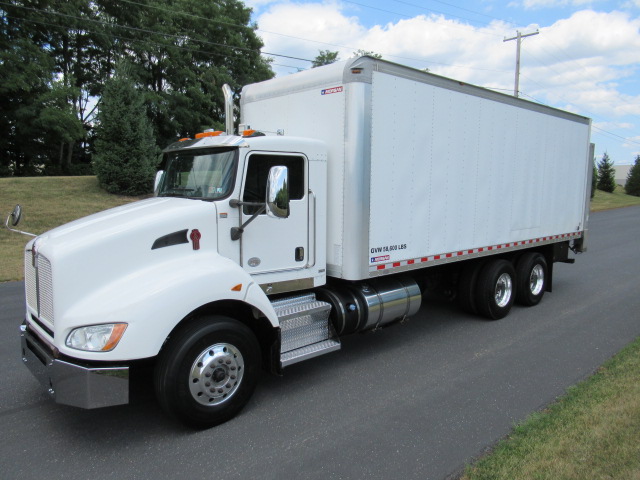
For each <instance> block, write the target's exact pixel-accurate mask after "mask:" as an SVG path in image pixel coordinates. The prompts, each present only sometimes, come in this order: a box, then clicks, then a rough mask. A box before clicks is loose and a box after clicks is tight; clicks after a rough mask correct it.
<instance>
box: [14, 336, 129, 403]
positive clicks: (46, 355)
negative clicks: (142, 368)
mask: <svg viewBox="0 0 640 480" xmlns="http://www.w3.org/2000/svg"><path fill="white" fill-rule="evenodd" d="M20 337H21V342H22V361H23V362H24V364H25V365H26V366H27V367H28V368H29V370H30V371H31V373H32V374H33V375H34V376H35V377H36V378H37V379H38V380H39V381H40V383H41V384H42V385H44V387H45V388H46V389H47V390H48V392H49V395H51V397H52V398H53V399H54V400H55V401H56V403H61V404H64V405H72V406H74V407H80V408H100V407H109V406H113V405H123V404H126V403H129V367H127V366H109V367H85V366H82V365H76V364H74V363H71V362H69V361H65V360H60V359H58V358H55V356H54V349H53V347H51V346H50V345H49V344H48V343H47V342H46V341H45V340H44V339H42V338H40V337H39V336H37V335H36V334H34V333H33V332H31V331H30V330H29V328H28V327H27V325H26V324H22V325H21V326H20Z"/></svg>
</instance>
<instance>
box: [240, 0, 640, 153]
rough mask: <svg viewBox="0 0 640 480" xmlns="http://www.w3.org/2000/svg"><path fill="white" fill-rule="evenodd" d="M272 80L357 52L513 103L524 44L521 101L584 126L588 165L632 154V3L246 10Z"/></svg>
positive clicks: (263, 0)
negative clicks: (509, 97)
mask: <svg viewBox="0 0 640 480" xmlns="http://www.w3.org/2000/svg"><path fill="white" fill-rule="evenodd" d="M246 3H247V5H249V6H251V7H252V8H253V9H254V16H253V18H254V20H255V21H256V22H257V23H258V27H259V30H258V32H257V33H258V35H259V36H260V37H262V39H263V41H264V43H265V46H264V48H263V51H264V52H270V53H276V54H279V55H285V56H289V57H295V58H286V57H283V56H273V57H272V58H273V59H274V60H273V65H274V70H275V71H276V73H277V75H288V74H291V73H293V72H296V71H298V70H300V69H307V68H309V67H310V63H309V62H308V61H305V60H296V58H297V59H307V60H310V59H313V58H314V57H315V56H316V55H317V54H318V52H319V50H331V51H338V52H339V55H340V58H341V59H346V58H348V57H349V56H351V55H352V54H353V53H354V52H355V51H356V50H358V49H363V50H368V51H374V52H377V53H380V54H381V55H382V56H383V58H385V59H387V60H390V61H393V62H396V63H401V64H406V65H410V66H413V67H416V68H429V70H430V71H432V72H433V73H436V74H439V75H444V76H447V77H451V78H456V79H459V80H462V81H465V82H469V83H474V84H476V85H480V86H483V87H487V88H493V89H496V90H499V91H503V92H505V93H513V86H514V69H515V52H516V42H515V41H512V42H504V41H503V40H504V38H505V37H512V36H515V34H516V31H517V30H519V31H520V32H522V33H528V32H533V31H535V30H536V29H539V31H540V34H539V35H536V36H532V37H529V38H526V39H524V41H523V45H522V64H521V77H520V89H519V90H520V91H521V92H522V96H523V97H524V98H527V99H530V100H532V101H538V102H541V103H544V104H547V105H551V106H554V107H558V108H562V109H565V110H569V111H573V112H576V113H579V114H582V115H585V116H588V117H590V118H592V119H593V125H594V128H593V130H592V141H593V142H594V143H595V144H596V156H597V158H600V157H601V156H602V154H603V153H604V152H605V151H606V152H607V153H608V154H609V156H610V157H611V158H612V160H614V162H615V163H617V164H628V163H632V162H633V160H634V158H635V156H636V155H639V154H640V80H638V78H639V75H640V0H620V1H606V0H513V1H498V0H479V1H473V2H472V1H457V0H449V1H444V0H443V1H439V0H386V1H381V0H353V1H347V0H331V1H313V0H307V1H299V0H298V1H296V0H286V1H285V0H275V1H272V0H247V2H246Z"/></svg>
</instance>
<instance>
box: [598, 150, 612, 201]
mask: <svg viewBox="0 0 640 480" xmlns="http://www.w3.org/2000/svg"><path fill="white" fill-rule="evenodd" d="M615 189H616V171H615V169H614V168H613V162H612V161H611V159H610V158H609V155H608V154H607V152H604V155H602V160H600V162H598V190H602V191H604V192H609V193H613V191H614V190H615Z"/></svg>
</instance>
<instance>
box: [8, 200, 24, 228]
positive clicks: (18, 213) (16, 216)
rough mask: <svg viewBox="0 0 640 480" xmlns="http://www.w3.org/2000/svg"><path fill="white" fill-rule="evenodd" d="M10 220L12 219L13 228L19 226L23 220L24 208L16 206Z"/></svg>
mask: <svg viewBox="0 0 640 480" xmlns="http://www.w3.org/2000/svg"><path fill="white" fill-rule="evenodd" d="M9 218H11V226H12V227H15V226H17V225H18V224H19V223H20V219H21V218H22V207H21V206H20V205H16V206H15V207H13V212H11V215H9Z"/></svg>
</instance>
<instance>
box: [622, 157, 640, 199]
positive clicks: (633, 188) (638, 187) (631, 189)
mask: <svg viewBox="0 0 640 480" xmlns="http://www.w3.org/2000/svg"><path fill="white" fill-rule="evenodd" d="M624 189H625V191H626V192H627V193H628V194H629V195H634V196H636V197H640V155H636V161H635V163H634V164H633V166H632V167H631V170H629V174H628V175H627V184H626V185H625V187H624Z"/></svg>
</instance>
